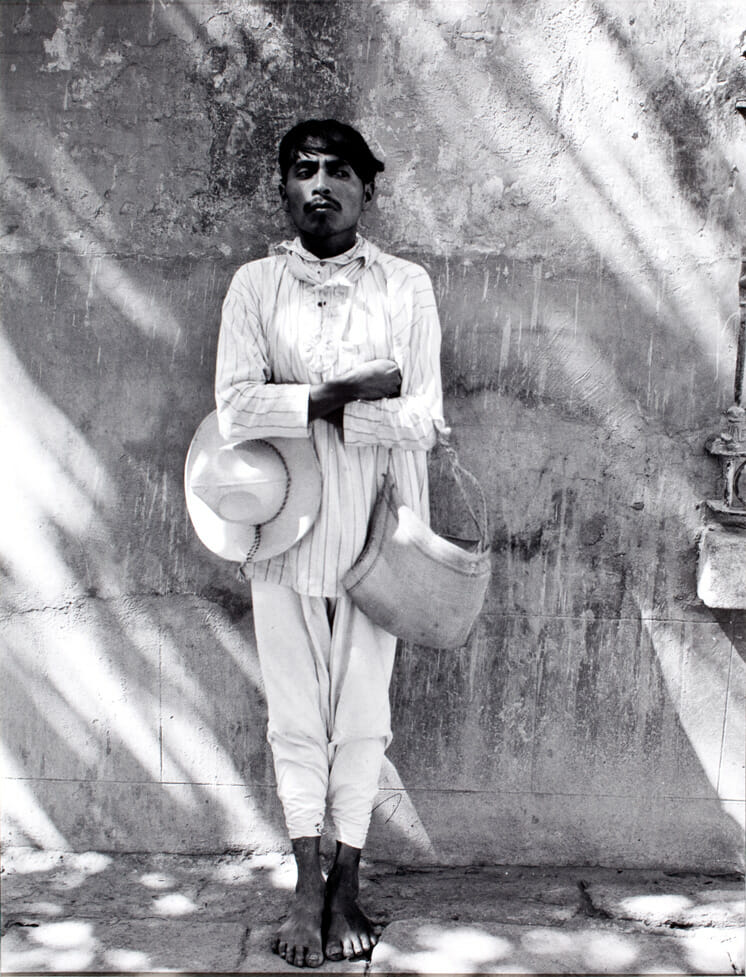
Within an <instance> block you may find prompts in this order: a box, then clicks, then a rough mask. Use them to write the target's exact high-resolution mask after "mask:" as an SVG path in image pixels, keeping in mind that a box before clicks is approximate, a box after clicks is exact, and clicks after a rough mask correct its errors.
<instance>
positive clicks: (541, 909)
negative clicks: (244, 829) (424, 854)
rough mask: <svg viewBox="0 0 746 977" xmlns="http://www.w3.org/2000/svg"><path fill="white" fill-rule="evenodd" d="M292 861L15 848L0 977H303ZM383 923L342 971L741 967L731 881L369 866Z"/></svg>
mask: <svg viewBox="0 0 746 977" xmlns="http://www.w3.org/2000/svg"><path fill="white" fill-rule="evenodd" d="M294 882H295V877H294V871H293V866H292V863H291V860H290V859H289V858H288V857H287V856H283V855H278V854H266V855H246V854H237V853H227V854H224V855H215V856H204V855H201V856H184V855H104V854H101V853H97V852H88V853H85V854H82V855H75V854H61V853H56V852H43V851H38V850H32V849H11V850H10V851H8V852H7V853H6V855H5V857H4V861H3V867H2V899H3V907H2V908H3V945H2V972H3V974H12V973H18V972H25V973H29V972H33V973H37V974H42V973H60V972H67V973H70V972H76V973H79V974H82V973H91V972H97V973H113V972H119V973H132V972H137V973H143V972H153V971H159V970H160V971H162V970H171V971H176V972H191V973H194V972H199V973H203V974H204V973H265V972H276V971H283V970H287V971H289V972H297V971H295V969H294V968H292V967H289V966H287V965H286V964H285V963H284V961H281V960H280V959H279V958H278V957H275V956H273V955H272V954H271V952H270V951H269V943H270V939H271V936H272V933H273V931H274V927H275V925H276V923H277V921H278V919H280V917H281V916H282V914H283V912H284V909H285V906H286V904H287V900H288V896H289V893H290V891H291V890H292V888H293V885H294ZM362 900H363V903H364V905H365V907H366V908H367V909H368V911H369V912H370V913H371V915H372V916H373V918H374V920H375V921H376V923H378V924H379V925H380V926H381V927H382V928H383V932H382V937H381V942H380V943H379V945H378V947H377V948H376V950H375V952H374V955H373V959H372V962H371V961H360V962H356V963H353V964H350V963H342V964H330V963H327V964H326V965H325V967H324V970H325V971H326V972H337V973H340V972H341V973H345V972H352V973H367V972H373V973H390V972H397V973H422V974H427V973H515V972H521V973H574V974H587V973H607V974H614V973H618V974H626V973H638V974H639V973H644V972H649V973H652V972H657V973H679V974H695V973H696V974H726V973H727V974H732V973H736V974H737V973H743V926H744V902H743V880H742V878H741V877H740V876H732V875H731V876H706V875H694V874H667V873H664V872H656V871H633V870H624V871H621V870H619V871H617V870H613V869H599V868H521V867H490V868H485V867H474V866H472V867H461V868H454V867H451V868H430V869H411V868H406V867H393V866H390V865H387V864H383V863H378V862H377V863H373V864H369V865H367V866H366V867H365V871H364V881H363V890H362Z"/></svg>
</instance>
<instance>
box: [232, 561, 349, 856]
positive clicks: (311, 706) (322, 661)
mask: <svg viewBox="0 0 746 977" xmlns="http://www.w3.org/2000/svg"><path fill="white" fill-rule="evenodd" d="M251 592H252V600H253V606H254V629H255V632H256V643H257V650H258V653H259V662H260V665H261V669H262V678H263V681H264V689H265V694H266V697H267V710H268V713H269V724H268V731H267V739H268V741H269V743H270V745H271V747H272V756H273V759H274V765H275V775H276V778H277V793H278V795H279V798H280V801H281V802H282V806H283V810H284V813H285V822H286V824H287V828H288V834H289V835H290V838H307V837H313V836H315V835H320V834H321V832H322V829H323V824H324V813H325V811H326V800H327V792H328V785H329V749H328V743H329V729H330V684H329V670H328V662H329V653H330V647H331V628H330V624H329V618H328V614H327V608H326V602H325V601H324V599H323V598H309V597H303V596H301V595H300V594H296V593H295V591H293V590H291V589H290V588H289V587H283V586H280V585H279V584H274V583H267V582H265V581H259V580H253V581H252V583H251Z"/></svg>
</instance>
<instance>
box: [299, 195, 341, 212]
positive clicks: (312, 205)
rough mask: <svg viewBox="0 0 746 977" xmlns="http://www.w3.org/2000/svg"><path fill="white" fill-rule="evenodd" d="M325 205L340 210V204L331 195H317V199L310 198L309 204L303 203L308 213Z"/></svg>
mask: <svg viewBox="0 0 746 977" xmlns="http://www.w3.org/2000/svg"><path fill="white" fill-rule="evenodd" d="M325 207H332V208H333V209H334V210H339V204H338V203H337V201H336V200H333V199H332V198H331V197H317V198H316V200H309V202H308V203H307V204H304V205H303V210H304V211H305V212H306V213H310V212H311V211H313V210H318V209H319V208H325Z"/></svg>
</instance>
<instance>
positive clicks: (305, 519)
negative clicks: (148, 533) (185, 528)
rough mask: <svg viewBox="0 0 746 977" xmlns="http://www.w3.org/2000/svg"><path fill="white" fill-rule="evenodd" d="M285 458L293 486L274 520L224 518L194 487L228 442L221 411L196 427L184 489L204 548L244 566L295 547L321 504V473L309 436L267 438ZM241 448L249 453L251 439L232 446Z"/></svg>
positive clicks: (308, 527) (189, 453)
mask: <svg viewBox="0 0 746 977" xmlns="http://www.w3.org/2000/svg"><path fill="white" fill-rule="evenodd" d="M261 440H262V441H264V442H265V443H266V444H269V445H271V446H272V447H273V448H274V449H275V450H276V451H277V452H278V453H279V454H280V456H281V458H282V460H283V462H284V463H285V467H286V469H287V472H288V480H289V485H288V489H287V494H286V498H285V503H284V505H283V506H282V508H281V509H280V511H279V512H278V513H277V515H276V516H274V517H273V518H272V519H270V520H269V521H268V522H264V523H261V524H260V525H257V524H256V523H252V522H250V521H246V522H241V521H236V520H233V519H232V520H230V521H228V520H227V519H224V518H222V517H221V516H219V515H218V513H217V512H215V511H214V510H213V509H212V508H211V507H210V506H209V505H208V504H207V503H206V502H205V501H204V500H203V499H201V498H200V497H199V496H198V495H197V494H196V493H195V492H194V489H193V487H192V483H193V481H194V473H195V471H202V470H204V466H205V460H206V459H208V458H211V457H213V456H214V455H215V454H216V452H217V451H219V450H220V448H223V447H224V446H225V445H226V443H228V442H226V441H225V440H224V439H223V438H222V437H221V435H220V431H219V429H218V417H217V412H216V411H213V412H212V413H211V414H208V415H207V417H206V418H205V419H204V420H203V421H202V423H201V424H200V425H199V427H198V428H197V430H196V432H195V434H194V437H193V438H192V442H191V444H190V445H189V451H188V452H187V457H186V464H185V466H184V490H185V493H186V504H187V511H188V512H189V518H190V519H191V521H192V526H193V527H194V530H195V532H196V533H197V536H198V537H199V538H200V540H201V541H202V543H203V544H204V545H205V546H206V547H207V548H208V549H209V550H211V551H212V552H213V553H215V554H216V555H217V556H219V557H222V559H224V560H231V561H233V562H237V563H243V562H245V561H246V560H247V559H250V560H251V561H252V562H257V561H259V560H267V559H269V558H270V557H271V556H277V555H279V554H280V553H284V552H285V551H286V550H289V549H290V548H291V547H293V546H295V544H296V543H297V542H299V541H300V540H301V539H302V538H303V537H304V536H305V535H306V533H307V532H308V531H309V529H310V528H311V526H312V525H313V523H314V520H315V519H316V516H317V515H318V512H319V507H320V505H321V469H320V467H319V462H318V459H317V458H316V452H315V451H314V447H313V443H312V442H311V439H310V438H309V437H302V438H264V439H261ZM230 443H233V444H241V445H242V447H243V449H244V450H245V451H248V452H250V451H251V446H252V443H258V442H252V440H250V439H249V440H245V441H240V440H237V441H235V442H230Z"/></svg>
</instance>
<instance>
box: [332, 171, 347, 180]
mask: <svg viewBox="0 0 746 977" xmlns="http://www.w3.org/2000/svg"><path fill="white" fill-rule="evenodd" d="M334 176H336V177H337V178H338V179H340V180H347V179H348V178H349V176H350V171H349V170H335V171H334Z"/></svg>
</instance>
